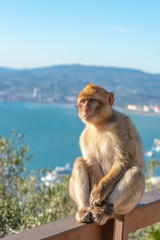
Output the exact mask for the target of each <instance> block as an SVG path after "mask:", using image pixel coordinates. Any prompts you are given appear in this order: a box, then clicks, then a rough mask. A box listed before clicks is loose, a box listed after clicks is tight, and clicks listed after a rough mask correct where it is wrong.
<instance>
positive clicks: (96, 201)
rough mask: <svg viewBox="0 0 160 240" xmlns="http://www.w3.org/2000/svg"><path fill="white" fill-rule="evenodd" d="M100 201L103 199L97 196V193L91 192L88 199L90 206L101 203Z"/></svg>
mask: <svg viewBox="0 0 160 240" xmlns="http://www.w3.org/2000/svg"><path fill="white" fill-rule="evenodd" d="M102 201H103V199H102V198H101V197H99V196H98V194H96V193H91V195H90V199H89V202H90V205H91V206H95V205H101V202H102Z"/></svg>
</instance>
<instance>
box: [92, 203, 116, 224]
mask: <svg viewBox="0 0 160 240" xmlns="http://www.w3.org/2000/svg"><path fill="white" fill-rule="evenodd" d="M113 214H114V207H113V204H112V203H110V202H107V201H103V202H102V205H100V206H94V207H93V208H92V221H93V222H94V223H97V224H99V225H103V224H105V223H106V221H107V220H108V219H110V218H112V217H113Z"/></svg>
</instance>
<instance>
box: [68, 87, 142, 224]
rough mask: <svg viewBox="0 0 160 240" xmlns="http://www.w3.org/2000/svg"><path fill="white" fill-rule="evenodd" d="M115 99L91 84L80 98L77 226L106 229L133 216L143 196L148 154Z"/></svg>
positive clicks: (74, 178) (73, 186)
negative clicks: (109, 221) (117, 218)
mask: <svg viewBox="0 0 160 240" xmlns="http://www.w3.org/2000/svg"><path fill="white" fill-rule="evenodd" d="M113 102H114V95H113V93H108V92H107V91H106V90H104V89H103V88H101V87H99V86H96V85H93V84H88V85H87V87H85V88H84V89H83V90H82V91H81V92H80V94H79V96H78V99H77V106H78V110H79V117H80V118H81V120H82V121H83V122H84V123H85V124H86V127H85V129H84V130H83V132H82V134H81V136H80V147H81V151H82V156H83V157H79V158H77V159H76V160H75V163H74V166H73V171H72V175H71V179H70V189H69V190H70V195H71V197H72V198H73V200H74V201H75V202H76V204H77V206H78V212H77V214H76V219H77V220H78V221H79V222H92V221H93V222H95V223H98V224H100V225H102V224H104V223H105V222H106V221H107V219H109V218H111V217H113V216H114V215H121V214H125V213H127V212H129V211H131V210H132V209H133V208H134V207H135V206H136V205H137V204H138V202H139V200H140V199H141V196H142V194H143V192H144V185H145V180H144V179H145V178H144V154H143V147H142V143H141V140H140V137H139V135H138V133H137V131H136V129H135V127H134V125H133V124H132V122H131V120H130V119H129V117H127V116H126V115H124V114H122V113H120V112H118V111H116V110H114V109H113V108H112V105H113Z"/></svg>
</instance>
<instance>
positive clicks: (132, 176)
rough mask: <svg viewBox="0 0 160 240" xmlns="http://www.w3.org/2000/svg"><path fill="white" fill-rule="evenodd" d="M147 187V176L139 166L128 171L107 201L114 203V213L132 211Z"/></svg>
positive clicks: (120, 213) (119, 213)
mask: <svg viewBox="0 0 160 240" xmlns="http://www.w3.org/2000/svg"><path fill="white" fill-rule="evenodd" d="M144 188H145V176H144V173H143V171H142V170H141V169H140V168H138V167H132V168H130V169H128V170H127V171H126V173H125V174H124V176H123V177H122V178H121V180H120V181H119V182H118V183H117V185H116V187H115V188H114V190H113V192H112V193H111V194H110V195H109V196H108V198H107V201H109V202H111V203H112V204H114V213H115V214H116V215H122V214H125V213H127V212H129V211H131V210H132V209H133V208H134V207H135V206H136V205H137V204H138V203H139V201H140V199H141V197H142V194H143V192H144Z"/></svg>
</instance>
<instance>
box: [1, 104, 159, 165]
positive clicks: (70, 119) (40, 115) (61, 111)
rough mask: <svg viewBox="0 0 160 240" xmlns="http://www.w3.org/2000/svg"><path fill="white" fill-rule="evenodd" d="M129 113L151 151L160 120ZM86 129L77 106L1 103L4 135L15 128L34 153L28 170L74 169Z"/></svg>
mask: <svg viewBox="0 0 160 240" xmlns="http://www.w3.org/2000/svg"><path fill="white" fill-rule="evenodd" d="M127 114H128V115H129V116H130V118H131V119H132V121H133V123H134V124H135V126H136V127H137V129H138V131H139V134H140V136H141V139H142V142H143V145H144V150H145V151H150V149H151V147H152V145H153V139H154V138H158V139H160V117H158V116H144V115H136V114H131V113H127ZM83 128H84V125H83V123H82V122H81V121H80V119H79V118H78V116H77V109H76V108H75V107H74V106H69V105H54V104H53V105H52V104H38V103H2V102H1V103H0V135H4V136H5V137H7V136H9V135H10V134H11V130H12V129H14V130H15V131H16V133H19V134H24V139H23V144H24V145H28V146H29V151H30V153H31V154H33V157H32V159H31V162H30V163H29V164H28V166H27V168H28V169H38V168H43V167H49V168H51V169H54V168H55V167H56V166H65V165H66V164H67V163H69V164H70V166H71V167H72V164H73V162H74V159H75V158H76V157H77V156H80V155H81V153H80V148H79V135H80V133H81V131H82V130H83ZM146 161H147V159H146Z"/></svg>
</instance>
